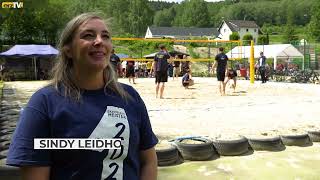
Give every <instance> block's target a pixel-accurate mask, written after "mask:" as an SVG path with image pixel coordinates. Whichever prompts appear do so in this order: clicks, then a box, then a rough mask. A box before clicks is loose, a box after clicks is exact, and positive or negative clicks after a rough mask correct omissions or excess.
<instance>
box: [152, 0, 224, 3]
mask: <svg viewBox="0 0 320 180" xmlns="http://www.w3.org/2000/svg"><path fill="white" fill-rule="evenodd" d="M149 1H158V0H149ZM160 1H167V2H178V3H180V2H182V1H184V0H160ZM205 1H207V2H217V1H223V0H205Z"/></svg>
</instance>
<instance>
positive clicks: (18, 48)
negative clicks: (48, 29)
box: [0, 44, 59, 79]
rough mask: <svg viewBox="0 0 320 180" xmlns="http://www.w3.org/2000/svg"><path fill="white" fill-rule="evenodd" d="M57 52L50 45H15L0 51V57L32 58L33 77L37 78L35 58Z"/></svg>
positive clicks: (53, 55) (54, 54) (50, 55)
mask: <svg viewBox="0 0 320 180" xmlns="http://www.w3.org/2000/svg"><path fill="white" fill-rule="evenodd" d="M58 53H59V51H58V50H56V49H55V48H53V47H52V46H50V45H34V44H31V45H15V46H13V47H12V48H11V49H9V50H8V51H5V52H2V53H0V57H4V58H6V57H7V58H21V57H27V58H32V60H33V66H34V73H35V79H37V63H36V58H38V57H46V58H50V57H55V56H56V55H57V54H58Z"/></svg>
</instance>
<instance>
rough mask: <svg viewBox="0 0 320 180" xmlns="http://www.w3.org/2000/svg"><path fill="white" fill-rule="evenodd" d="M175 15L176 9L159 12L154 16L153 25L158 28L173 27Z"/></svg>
mask: <svg viewBox="0 0 320 180" xmlns="http://www.w3.org/2000/svg"><path fill="white" fill-rule="evenodd" d="M175 14H176V13H175V10H174V8H170V9H164V10H162V11H158V12H156V13H155V15H154V19H153V24H154V25H156V26H164V27H171V25H172V23H173V20H174V17H175Z"/></svg>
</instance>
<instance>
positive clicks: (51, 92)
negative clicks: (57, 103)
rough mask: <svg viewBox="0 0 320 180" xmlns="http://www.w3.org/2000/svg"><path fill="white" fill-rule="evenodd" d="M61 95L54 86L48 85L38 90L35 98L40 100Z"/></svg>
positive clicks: (34, 95)
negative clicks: (40, 98)
mask: <svg viewBox="0 0 320 180" xmlns="http://www.w3.org/2000/svg"><path fill="white" fill-rule="evenodd" d="M56 95H59V92H58V90H57V89H56V88H55V87H54V86H53V85H50V84H49V85H46V86H44V87H42V88H40V89H38V90H37V91H36V92H35V93H34V94H33V95H32V97H33V98H39V97H50V96H56Z"/></svg>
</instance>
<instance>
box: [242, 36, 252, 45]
mask: <svg viewBox="0 0 320 180" xmlns="http://www.w3.org/2000/svg"><path fill="white" fill-rule="evenodd" d="M242 40H243V44H244V45H250V43H251V41H252V40H253V37H252V35H251V34H245V35H244V36H243V38H242Z"/></svg>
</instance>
